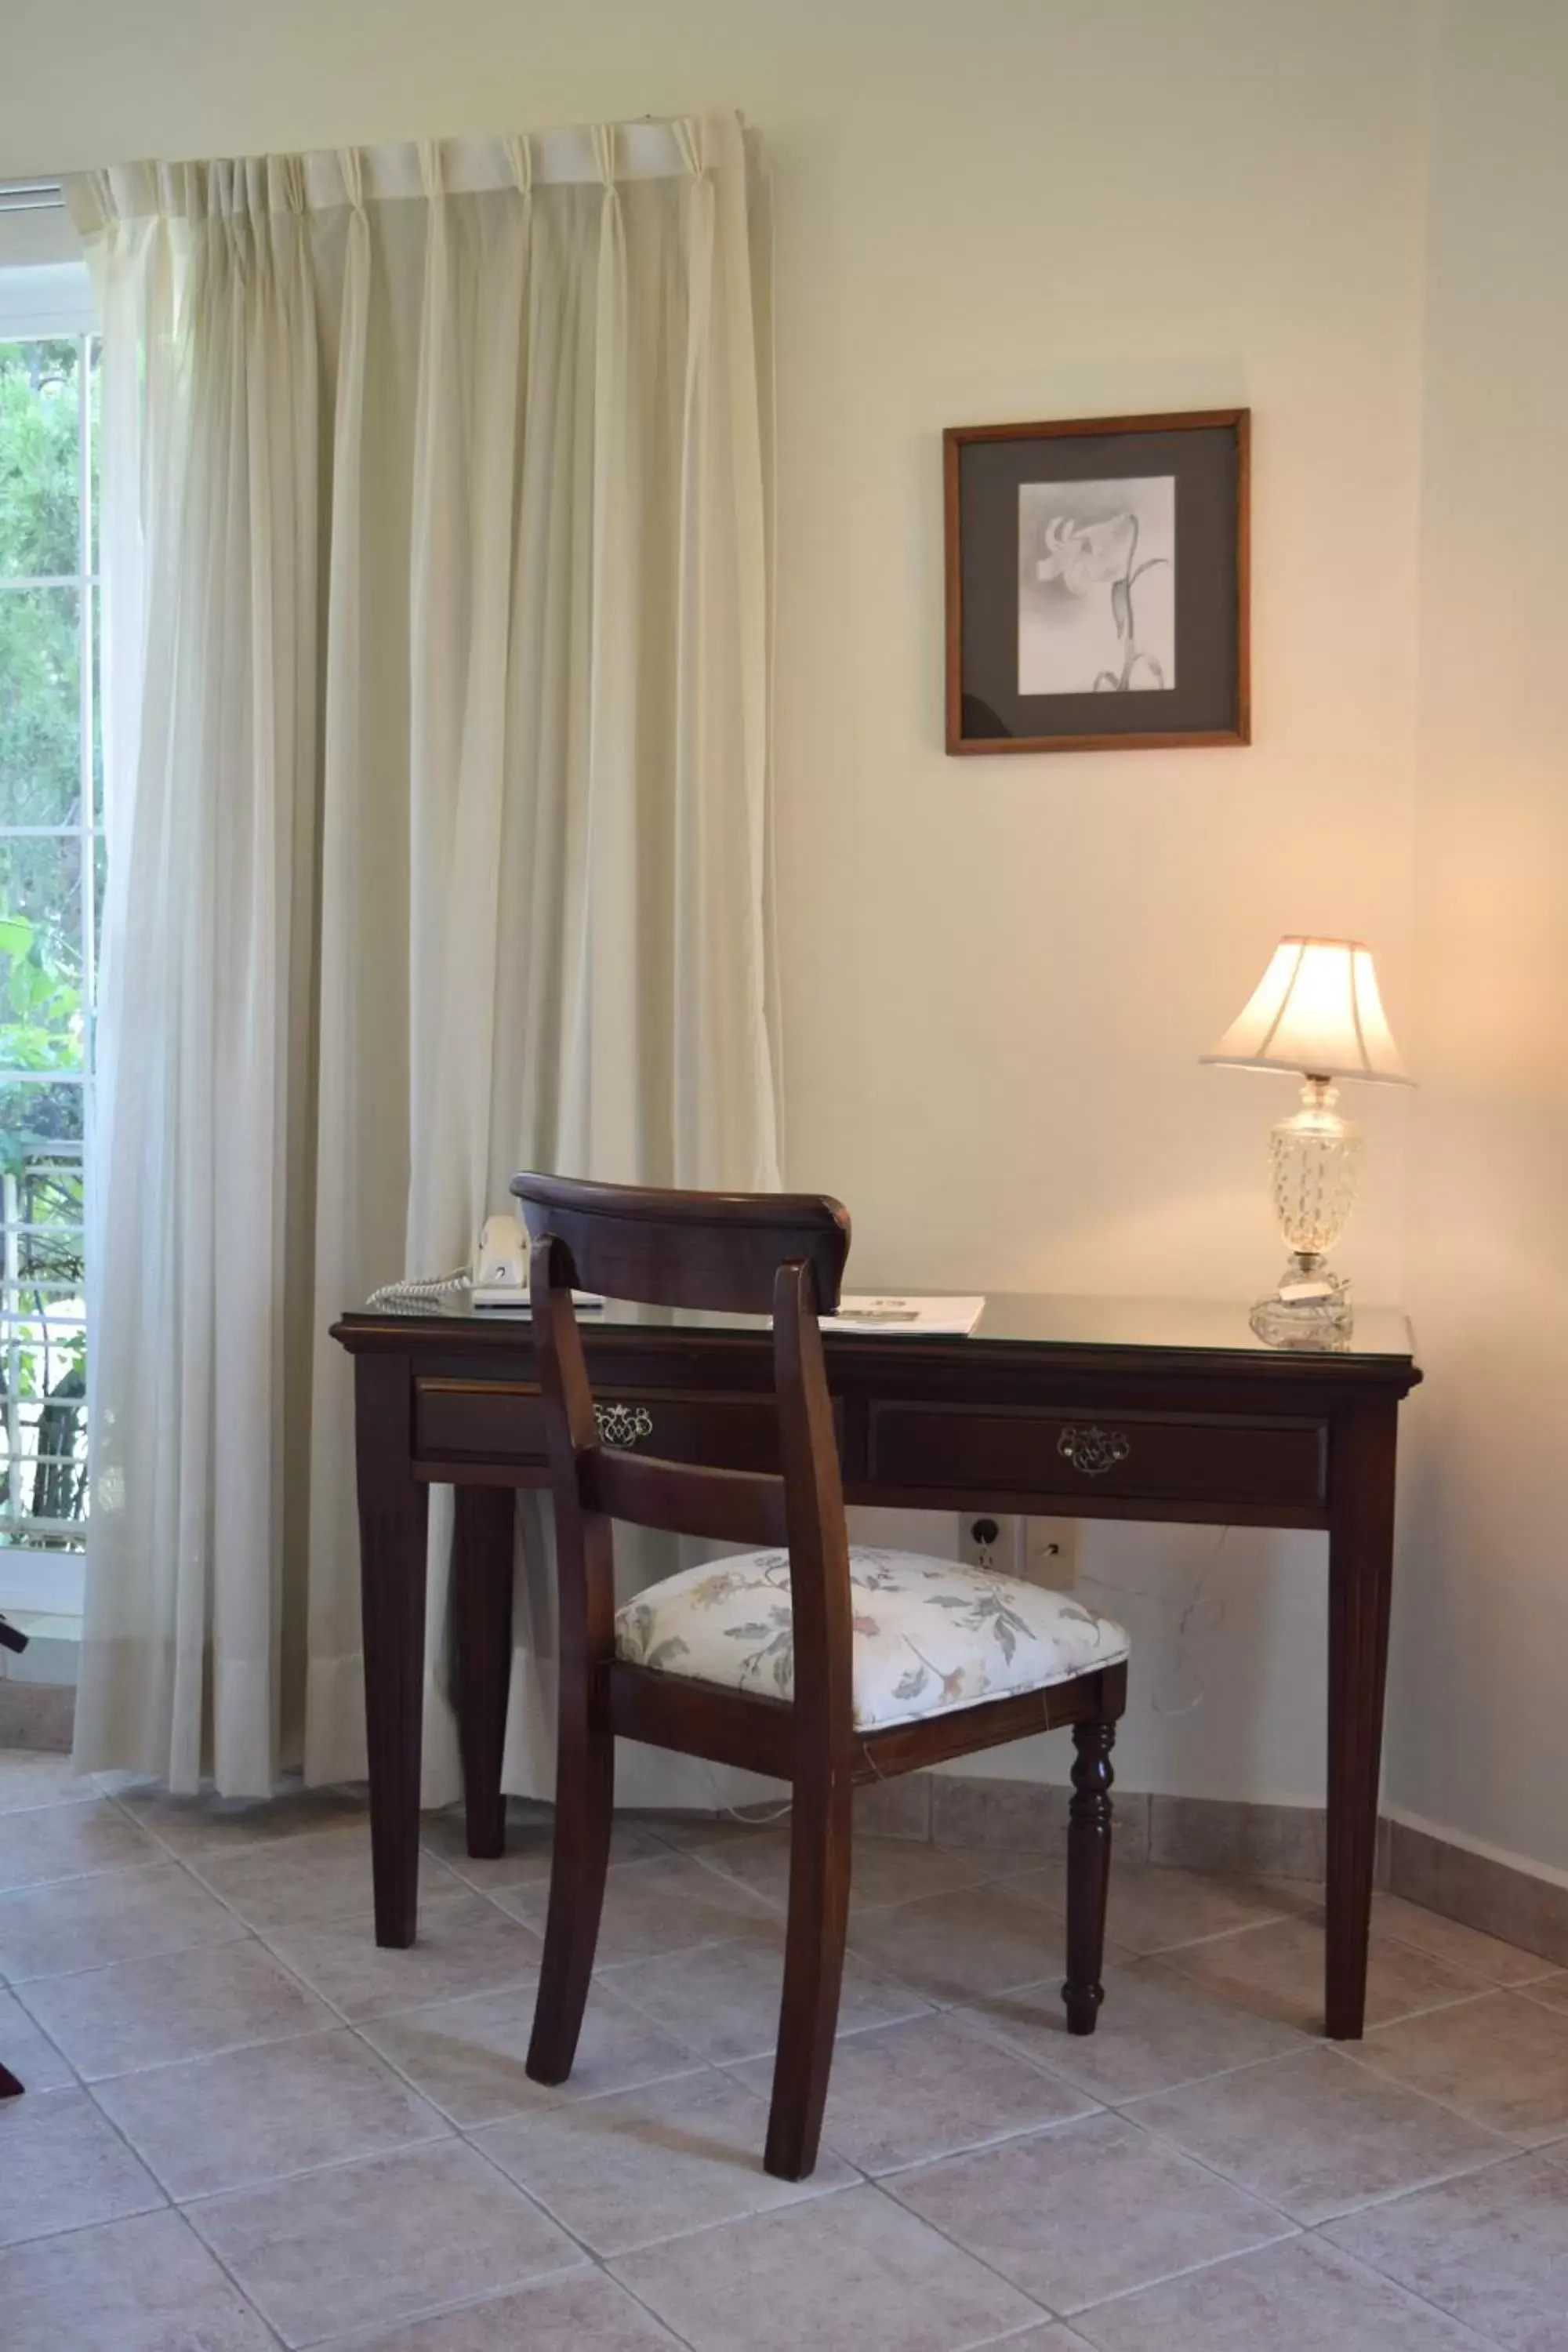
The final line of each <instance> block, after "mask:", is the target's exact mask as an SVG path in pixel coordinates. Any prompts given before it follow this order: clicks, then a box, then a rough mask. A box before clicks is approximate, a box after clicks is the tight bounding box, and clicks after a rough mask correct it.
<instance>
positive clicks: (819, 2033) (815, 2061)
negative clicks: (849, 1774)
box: [763, 1779, 853, 2180]
mask: <svg viewBox="0 0 1568 2352" xmlns="http://www.w3.org/2000/svg"><path fill="white" fill-rule="evenodd" d="M852 1806H853V1791H852V1789H851V1786H850V1783H849V1781H848V1780H847V1779H845V1780H826V1781H823V1782H821V1783H817V1784H813V1783H811V1782H808V1781H805V1780H800V1781H797V1782H796V1783H795V1811H794V1817H793V1821H792V1824H791V1829H790V1849H789V1925H788V1928H787V1930H786V1935H785V1943H784V2001H783V2005H782V2007H781V2010H780V2012H779V2045H778V2055H777V2057H776V2058H775V2059H774V2061H773V2105H772V2106H771V2108H770V2109H769V2111H768V2138H767V2148H766V2152H765V2154H764V2156H763V2167H764V2169H765V2170H767V2171H769V2172H771V2173H773V2175H774V2176H775V2178H776V2179H780V2180H805V2179H806V2177H807V2176H808V2174H809V2173H810V2172H811V2171H812V2169H813V2168H814V2166H815V2165H816V2149H817V2143H818V2141H819V2140H820V2138H821V2137H822V2110H823V2108H824V2106H825V2105H826V2100H827V2077H828V2073H829V2070H830V2068H831V2067H832V2064H833V2037H834V2034H835V2032H837V2025H838V1990H839V1986H840V1984H841V1982H842V1979H843V1975H844V1936H845V1929H846V1927H847V1924H848V1918H849V1866H850V1836H851V1830H852V1824H853V1813H852Z"/></svg>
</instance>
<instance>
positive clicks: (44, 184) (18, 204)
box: [0, 180, 66, 213]
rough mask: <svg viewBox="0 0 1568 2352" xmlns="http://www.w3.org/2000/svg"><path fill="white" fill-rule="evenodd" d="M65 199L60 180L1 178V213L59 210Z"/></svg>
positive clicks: (61, 208) (50, 211)
mask: <svg viewBox="0 0 1568 2352" xmlns="http://www.w3.org/2000/svg"><path fill="white" fill-rule="evenodd" d="M65 200H66V195H65V190H64V188H63V187H62V186H61V185H60V183H59V182H58V180H0V213H52V212H59V211H61V210H63V208H64V205H65Z"/></svg>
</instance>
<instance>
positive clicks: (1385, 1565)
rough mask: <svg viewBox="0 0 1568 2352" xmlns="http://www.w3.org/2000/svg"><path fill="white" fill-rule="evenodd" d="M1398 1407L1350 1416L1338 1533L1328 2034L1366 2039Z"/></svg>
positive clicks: (1338, 1489) (1337, 1497)
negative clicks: (1368, 1954)
mask: <svg viewBox="0 0 1568 2352" xmlns="http://www.w3.org/2000/svg"><path fill="white" fill-rule="evenodd" d="M1395 1428H1396V1423H1395V1407H1394V1405H1393V1404H1384V1403H1382V1402H1379V1403H1375V1404H1367V1405H1363V1406H1361V1407H1360V1408H1358V1410H1357V1411H1355V1412H1352V1413H1350V1414H1347V1416H1346V1417H1345V1419H1344V1420H1343V1421H1342V1423H1340V1425H1339V1427H1338V1428H1337V1430H1336V1431H1335V1434H1334V1444H1333V1454H1332V1461H1333V1471H1332V1492H1331V1496H1330V1508H1331V1528H1330V1534H1329V1824H1328V1887H1327V1895H1328V1940H1327V1951H1326V1955H1325V1968H1324V1987H1323V2022H1324V2030H1325V2032H1327V2033H1328V2034H1329V2036H1330V2037H1331V2039H1332V2040H1334V2041H1336V2042H1354V2041H1359V2040H1360V2038H1361V2033H1362V2029H1363V2023H1364V2021H1365V2016H1366V1963H1367V1938H1368V1935H1369V1932H1370V1927H1371V1919H1372V1886H1373V1867H1374V1864H1375V1862H1376V1857H1377V1801H1378V1786H1379V1774H1380V1768H1381V1764H1382V1759H1383V1698H1384V1682H1385V1679H1386V1676H1387V1671H1388V1612H1389V1600H1390V1596H1391V1592H1392V1589H1393V1582H1394V1440H1395Z"/></svg>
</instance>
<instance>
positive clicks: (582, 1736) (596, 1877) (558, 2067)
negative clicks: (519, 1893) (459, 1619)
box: [528, 1689, 616, 2083]
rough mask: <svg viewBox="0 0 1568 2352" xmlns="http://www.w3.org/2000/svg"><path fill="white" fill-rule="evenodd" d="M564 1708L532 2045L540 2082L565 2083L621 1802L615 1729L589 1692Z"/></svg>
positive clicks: (568, 1697) (532, 2064)
mask: <svg viewBox="0 0 1568 2352" xmlns="http://www.w3.org/2000/svg"><path fill="white" fill-rule="evenodd" d="M560 1705H561V1724H560V1739H559V1759H558V1762H557V1767H556V1776H555V1843H554V1850H553V1853H552V1858H551V1864H550V1910H549V1914H548V1916H547V1917H546V1919H545V1923H544V1957H543V1958H542V1961H541V1963H540V1971H539V1997H538V2000H537V2001H536V2003H535V2006H534V2011H533V2032H532V2034H531V2037H530V2040H529V2044H528V2072H529V2074H530V2075H531V2077H532V2079H533V2081H534V2082H536V2083H563V2082H564V2081H565V2080H566V2077H567V2075H568V2074H570V2073H571V2072H572V2062H573V2060H574V2058H575V2056H576V2054H577V2036H578V2034H579V2033H580V2032H582V2030H583V2011H584V2008H585V2007H586V2006H587V2000H588V1981H589V1979H590V1978H591V1976H592V1975H593V1972H594V1954H595V1950H596V1949H597V1948H598V1942H599V1914H600V1912H601V1910H602V1909H603V1908H604V1902H605V1870H606V1869H607V1867H608V1865H609V1859H610V1831H611V1827H612V1824H613V1821H614V1814H615V1803H616V1740H615V1734H614V1733H613V1732H612V1731H611V1730H610V1729H609V1728H608V1727H606V1726H601V1725H599V1724H597V1723H595V1722H594V1721H592V1720H591V1717H590V1707H589V1699H588V1694H587V1692H586V1691H585V1690H584V1691H582V1692H580V1693H573V1692H569V1691H567V1690H565V1689H563V1691H562V1693H561V1700H560Z"/></svg>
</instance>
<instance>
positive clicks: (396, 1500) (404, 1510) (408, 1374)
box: [354, 1351, 429, 1950]
mask: <svg viewBox="0 0 1568 2352" xmlns="http://www.w3.org/2000/svg"><path fill="white" fill-rule="evenodd" d="M413 1397H414V1384H413V1376H412V1368H411V1366H410V1364H409V1361H408V1359H407V1357H406V1356H392V1355H380V1354H372V1353H370V1352H368V1351H367V1352H366V1353H365V1354H363V1355H362V1356H360V1357H358V1358H357V1359H356V1361H355V1364H354V1425H355V1452H356V1455H357V1463H358V1471H359V1540H360V1580H361V1591H362V1595H363V1611H364V1713H365V1738H366V1748H367V1751H368V1758H369V1772H370V1843H371V1866H372V1870H373V1873H374V1881H375V1940H376V1942H377V1943H378V1944H385V1945H390V1946H392V1947H393V1948H395V1949H399V1950H401V1949H403V1948H405V1947H406V1946H407V1945H409V1944H412V1942H413V1941H414V1937H415V1933H416V1927H417V1925H418V1915H419V1764H420V1745H421V1738H422V1734H423V1729H424V1707H425V1580H426V1579H425V1563H426V1536H427V1531H428V1524H429V1501H428V1492H427V1489H426V1487H425V1486H422V1485H420V1483H419V1482H418V1480H417V1479H416V1477H415V1475H414V1470H413V1462H412V1457H411V1451H410V1418H411V1415H412V1412H413Z"/></svg>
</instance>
